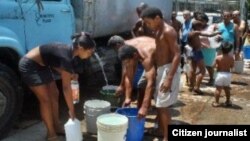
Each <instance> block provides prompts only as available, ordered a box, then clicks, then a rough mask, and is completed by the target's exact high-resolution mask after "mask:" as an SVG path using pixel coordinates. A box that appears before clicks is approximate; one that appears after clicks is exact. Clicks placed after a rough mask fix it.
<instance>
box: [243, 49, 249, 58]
mask: <svg viewBox="0 0 250 141" xmlns="http://www.w3.org/2000/svg"><path fill="white" fill-rule="evenodd" d="M243 55H244V59H250V46H244V47H243Z"/></svg>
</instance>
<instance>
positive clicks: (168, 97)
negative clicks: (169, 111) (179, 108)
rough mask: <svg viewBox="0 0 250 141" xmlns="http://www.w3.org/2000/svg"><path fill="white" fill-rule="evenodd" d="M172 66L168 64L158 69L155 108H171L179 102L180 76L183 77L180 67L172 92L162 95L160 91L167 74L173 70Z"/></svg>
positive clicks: (175, 76)
mask: <svg viewBox="0 0 250 141" xmlns="http://www.w3.org/2000/svg"><path fill="white" fill-rule="evenodd" d="M171 66H172V65H171V64H166V65H163V66H161V67H158V69H157V76H156V87H155V92H154V98H155V106H156V107H169V106H171V105H173V104H175V103H176V102H177V98H178V93H179V84H180V76H181V69H180V67H178V69H177V71H176V73H175V75H174V78H173V80H172V86H171V90H170V91H168V92H166V93H162V92H160V91H159V89H160V86H161V84H162V83H163V81H164V80H165V79H166V77H167V74H168V72H169V70H170V68H171Z"/></svg>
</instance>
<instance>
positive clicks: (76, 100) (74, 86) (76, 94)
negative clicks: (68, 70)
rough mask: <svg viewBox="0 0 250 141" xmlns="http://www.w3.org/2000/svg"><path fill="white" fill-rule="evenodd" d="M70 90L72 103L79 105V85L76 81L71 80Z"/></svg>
mask: <svg viewBox="0 0 250 141" xmlns="http://www.w3.org/2000/svg"><path fill="white" fill-rule="evenodd" d="M71 89H72V98H73V103H74V104H76V103H79V101H80V91H79V83H78V81H77V80H71Z"/></svg>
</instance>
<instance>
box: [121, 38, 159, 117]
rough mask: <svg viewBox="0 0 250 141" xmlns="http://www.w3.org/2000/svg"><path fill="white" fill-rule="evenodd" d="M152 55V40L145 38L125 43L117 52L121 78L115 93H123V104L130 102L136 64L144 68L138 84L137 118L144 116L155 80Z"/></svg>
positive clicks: (153, 46)
mask: <svg viewBox="0 0 250 141" xmlns="http://www.w3.org/2000/svg"><path fill="white" fill-rule="evenodd" d="M154 53H155V42H154V39H153V38H150V37H146V36H142V37H137V38H133V39H130V40H127V41H125V44H124V45H122V46H121V47H120V48H119V50H118V57H119V58H120V59H121V61H122V69H123V72H122V73H123V78H122V82H121V84H120V86H119V87H118V90H117V91H119V90H120V91H121V90H123V91H125V96H126V98H125V103H126V102H130V101H131V94H132V88H133V86H132V85H133V79H134V76H135V72H136V70H137V69H136V68H137V66H138V62H140V63H141V64H142V66H143V68H144V72H143V74H142V76H141V78H140V80H139V82H138V88H139V89H141V91H140V93H139V99H138V108H139V112H138V117H139V118H143V117H145V116H146V114H147V111H148V108H149V106H150V102H151V97H152V94H153V86H154V80H155V67H154V63H153V61H154V60H153V59H154ZM142 90H143V91H142Z"/></svg>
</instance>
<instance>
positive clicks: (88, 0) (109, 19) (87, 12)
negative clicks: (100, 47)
mask: <svg viewBox="0 0 250 141" xmlns="http://www.w3.org/2000/svg"><path fill="white" fill-rule="evenodd" d="M141 2H144V3H147V4H148V5H149V6H154V7H158V8H160V9H161V10H162V12H163V15H164V19H165V20H169V19H170V14H171V11H172V5H173V4H172V3H173V1H172V0H79V1H72V5H73V7H74V11H75V16H76V30H77V31H81V30H83V31H87V32H90V33H92V35H93V36H94V37H102V36H107V35H112V34H118V33H121V32H126V31H129V30H131V28H132V27H133V25H134V24H135V22H136V21H137V19H138V16H137V14H136V7H137V6H138V5H139V4H140V3H141Z"/></svg>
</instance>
